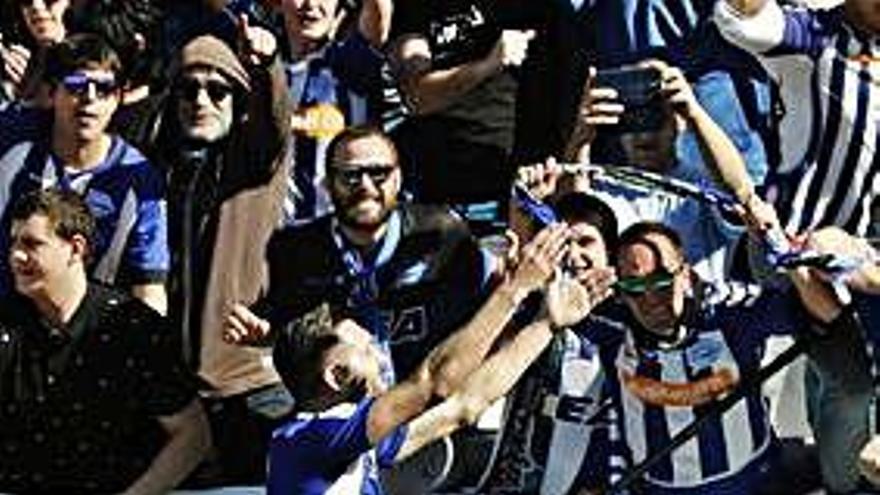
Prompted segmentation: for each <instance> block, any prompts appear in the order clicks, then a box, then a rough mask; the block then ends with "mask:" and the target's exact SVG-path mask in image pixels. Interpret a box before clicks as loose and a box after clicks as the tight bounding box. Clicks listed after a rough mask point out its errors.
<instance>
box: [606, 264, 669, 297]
mask: <svg viewBox="0 0 880 495" xmlns="http://www.w3.org/2000/svg"><path fill="white" fill-rule="evenodd" d="M673 283H675V273H672V272H669V271H666V270H660V271H656V272H654V273H651V274H649V275H647V276H644V277H623V278H620V279H618V280H617V282H615V283H614V288H615V289H617V290H618V291H619V292H620V293H621V294H624V295H627V296H633V297H639V296H643V295H645V294H646V293H648V292H649V291H650V292H659V291H663V290H667V289H669V288H670V287H672V284H673Z"/></svg>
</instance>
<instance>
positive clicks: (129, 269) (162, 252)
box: [0, 107, 170, 293]
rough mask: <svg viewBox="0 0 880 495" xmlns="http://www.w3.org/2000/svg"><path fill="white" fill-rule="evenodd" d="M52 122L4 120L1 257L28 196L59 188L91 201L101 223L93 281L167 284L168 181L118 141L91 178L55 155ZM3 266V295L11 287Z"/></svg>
mask: <svg viewBox="0 0 880 495" xmlns="http://www.w3.org/2000/svg"><path fill="white" fill-rule="evenodd" d="M51 126H52V121H51V115H48V114H45V113H43V112H40V111H35V110H22V109H20V108H17V107H11V108H10V109H8V110H7V111H6V112H4V113H3V114H0V129H3V132H2V133H0V212H3V213H2V222H0V252H4V253H5V252H7V250H8V248H9V228H10V219H9V212H10V209H11V206H12V204H14V203H15V201H16V200H17V199H18V198H20V197H22V196H23V195H25V194H26V193H28V192H30V191H34V190H37V189H40V188H49V187H59V188H62V189H66V190H74V191H76V192H78V193H80V194H81V195H83V197H84V198H85V201H86V203H87V204H88V205H89V208H90V210H91V212H92V214H93V215H94V216H95V220H96V223H97V239H95V246H94V265H93V266H92V267H91V275H92V277H93V278H94V279H95V280H98V281H100V282H103V283H107V284H125V285H130V284H143V283H151V282H161V281H162V280H164V278H165V276H166V274H167V272H168V269H169V263H170V258H169V252H168V237H167V219H166V209H165V208H166V207H165V181H164V179H163V178H162V175H161V174H160V173H159V172H158V171H157V170H156V169H154V168H153V167H152V166H151V165H150V163H149V162H147V159H146V158H144V156H143V155H141V153H140V152H139V151H137V150H136V149H135V148H133V147H132V146H131V145H129V144H128V143H127V142H125V141H124V140H123V139H122V138H119V137H117V136H113V137H112V144H111V146H110V150H109V151H108V152H107V156H106V157H105V158H104V160H103V161H102V162H101V163H100V164H98V165H97V166H95V167H92V168H90V169H88V170H85V171H74V170H71V169H69V168H65V167H64V164H63V163H61V162H60V161H59V160H58V158H57V157H55V156H54V155H53V154H52V152H51V146H50V136H51V128H52V127H51ZM9 277H10V272H9V266H8V264H7V261H6V257H5V256H3V257H2V260H0V293H5V292H7V291H8V290H9V289H10V288H11V285H10V282H11V279H10V278H9Z"/></svg>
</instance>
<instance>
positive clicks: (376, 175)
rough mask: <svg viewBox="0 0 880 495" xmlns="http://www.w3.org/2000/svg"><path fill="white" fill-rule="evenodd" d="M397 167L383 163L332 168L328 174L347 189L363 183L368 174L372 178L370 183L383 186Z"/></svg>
mask: <svg viewBox="0 0 880 495" xmlns="http://www.w3.org/2000/svg"><path fill="white" fill-rule="evenodd" d="M395 168H396V167H395V166H394V165H387V164H383V163H373V164H366V165H358V166H350V167H349V166H346V165H343V166H342V167H340V166H336V167H330V168H329V169H328V172H329V173H330V174H331V175H332V176H333V177H335V178H337V179H339V180H340V182H341V183H342V184H344V185H345V186H346V187H357V186H359V185H360V183H361V177H363V176H364V174H366V176H367V177H369V178H370V182H372V183H373V184H374V185H377V186H378V185H381V184H383V183H385V181H386V180H388V177H390V176H391V173H392V172H394V169H395Z"/></svg>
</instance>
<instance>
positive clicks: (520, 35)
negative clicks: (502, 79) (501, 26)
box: [489, 29, 535, 67]
mask: <svg viewBox="0 0 880 495" xmlns="http://www.w3.org/2000/svg"><path fill="white" fill-rule="evenodd" d="M534 37H535V32H534V31H533V30H531V29H529V30H525V31H520V30H515V29H505V30H504V31H502V32H501V37H500V38H498V41H497V42H496V43H495V47H494V48H493V49H492V52H490V54H489V56H490V57H492V59H494V60H495V62H496V63H497V64H498V66H499V67H519V66H520V65H522V63H523V61H525V59H526V56H528V51H529V43H530V42H531V41H532V39H533V38H534Z"/></svg>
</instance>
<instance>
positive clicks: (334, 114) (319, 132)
mask: <svg viewBox="0 0 880 495" xmlns="http://www.w3.org/2000/svg"><path fill="white" fill-rule="evenodd" d="M290 129H291V130H292V131H293V132H295V133H297V134H303V135H305V136H308V137H310V138H312V139H333V137H335V136H336V135H337V134H339V133H340V132H342V130H343V129H345V115H343V113H342V111H341V110H339V108H338V107H337V106H336V105H333V104H330V103H319V104H317V105H312V106H309V107H306V108H305V109H301V110H299V111H297V112H296V113H294V114H293V115H292V116H291V117H290Z"/></svg>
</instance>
